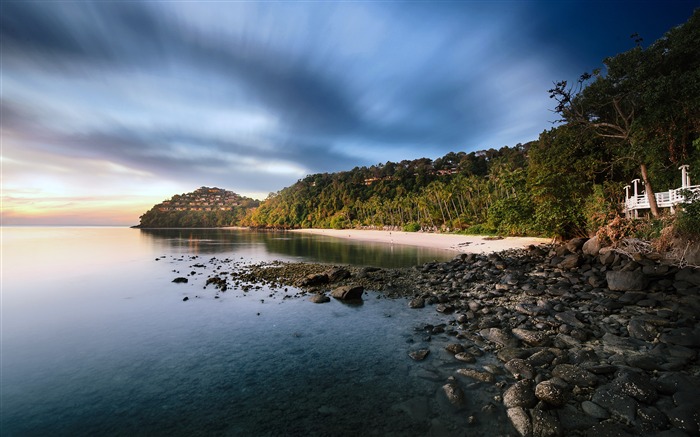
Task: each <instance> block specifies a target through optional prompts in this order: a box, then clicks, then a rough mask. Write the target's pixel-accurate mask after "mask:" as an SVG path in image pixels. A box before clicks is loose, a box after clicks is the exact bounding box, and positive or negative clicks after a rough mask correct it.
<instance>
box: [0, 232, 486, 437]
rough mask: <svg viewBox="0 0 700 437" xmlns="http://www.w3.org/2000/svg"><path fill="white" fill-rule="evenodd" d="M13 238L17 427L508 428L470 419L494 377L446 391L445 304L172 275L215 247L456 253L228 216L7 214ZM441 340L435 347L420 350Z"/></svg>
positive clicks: (181, 430)
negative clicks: (450, 401)
mask: <svg viewBox="0 0 700 437" xmlns="http://www.w3.org/2000/svg"><path fill="white" fill-rule="evenodd" d="M2 241H3V248H2V251H3V266H2V267H3V279H2V376H1V379H2V381H1V393H0V396H1V401H2V404H1V406H0V419H1V420H0V422H1V425H0V426H1V428H0V434H1V435H3V436H12V435H37V436H39V435H65V436H74V435H91V436H94V435H236V436H267V435H329V436H330V435H427V434H430V433H432V434H436V435H440V434H442V435H465V434H467V435H480V434H481V433H485V434H484V435H490V434H492V431H496V430H498V429H499V425H497V424H495V425H494V424H487V423H482V424H480V425H479V426H472V427H471V428H466V427H467V425H466V417H467V416H468V415H469V414H473V413H474V411H471V410H475V409H478V408H479V407H480V406H481V405H482V404H483V401H484V399H486V398H488V397H489V396H491V395H493V393H495V392H493V393H492V392H490V391H489V389H488V388H480V389H479V391H478V392H477V391H474V393H473V401H472V402H471V403H470V404H468V405H467V407H465V408H464V409H462V410H455V409H454V408H452V407H451V406H450V405H446V403H445V401H444V399H442V398H441V393H440V386H441V385H442V384H443V383H444V380H445V378H446V377H447V376H448V375H450V374H452V372H453V370H454V368H456V365H455V364H454V363H453V362H452V361H451V360H450V359H449V357H446V356H445V355H444V354H443V353H442V352H440V350H441V348H440V342H441V341H447V340H448V339H447V338H444V339H439V338H435V339H433V341H432V343H431V344H429V345H428V344H424V343H423V340H424V337H425V335H424V334H423V333H422V332H419V331H416V330H414V328H415V327H416V326H420V325H421V324H424V323H434V324H436V323H440V322H444V321H445V320H443V319H442V318H441V317H442V316H439V315H438V314H437V313H435V312H434V311H432V310H430V309H425V310H409V309H408V308H407V305H406V302H405V301H403V300H387V299H384V298H380V296H379V295H377V294H376V293H372V292H368V293H367V294H366V295H365V300H364V303H363V304H362V305H346V304H342V303H340V302H338V301H335V300H333V301H332V302H330V303H327V304H322V305H317V304H313V303H311V302H309V301H307V300H305V299H284V298H283V296H282V294H281V293H277V294H272V296H271V292H270V290H266V289H262V290H257V291H255V292H249V293H244V292H242V291H238V290H229V291H227V292H226V293H221V294H220V298H219V299H215V298H214V292H213V291H212V290H211V289H208V290H203V289H202V287H203V285H204V281H205V280H206V275H198V276H193V277H191V279H190V282H189V283H188V284H174V283H172V282H171V281H172V279H173V278H174V277H175V276H178V275H176V274H175V273H174V270H183V271H187V270H188V269H189V268H190V266H191V265H193V264H195V263H201V262H202V261H203V260H209V259H210V258H211V257H217V258H219V259H222V258H230V259H233V260H236V261H240V260H241V259H242V260H243V261H246V262H256V261H261V260H271V259H282V260H313V261H325V260H327V261H329V262H333V263H341V261H338V260H344V261H345V263H350V262H351V261H353V262H354V263H357V264H364V263H368V264H373V265H378V264H379V265H382V260H383V262H384V265H386V264H387V263H388V264H390V265H402V264H401V263H404V264H403V265H406V264H408V265H410V264H411V263H417V262H424V261H428V260H431V259H435V258H438V259H439V258H440V257H442V258H443V259H444V258H447V257H451V256H452V255H451V254H450V253H440V252H436V251H421V250H419V249H415V248H401V247H398V248H397V247H394V248H391V247H387V246H382V245H372V246H367V247H365V248H364V249H363V248H362V247H360V246H358V245H357V243H354V244H353V245H350V244H345V243H343V242H342V241H332V240H330V239H328V238H314V237H312V236H308V235H304V236H297V235H296V234H292V235H289V234H279V233H265V234H251V233H246V232H240V231H235V232H227V231H220V230H219V231H210V230H199V231H186V230H182V231H168V232H160V233H154V232H146V231H139V230H134V229H122V228H4V229H3V240H2ZM344 246H345V247H346V248H345V249H343V247H344ZM363 251H365V252H366V253H363ZM160 257H164V258H160ZM156 258H160V260H158V261H156ZM426 258H427V259H426ZM368 260H371V261H373V262H368ZM183 296H189V297H190V300H189V301H187V302H183V301H182V297H183ZM195 296H198V297H195ZM428 346H429V347H431V349H433V350H434V352H433V353H431V356H430V357H429V359H428V360H426V361H425V362H422V363H415V362H413V361H411V360H410V359H409V358H408V356H407V353H408V351H409V350H412V349H416V348H418V347H428ZM426 375H427V377H426ZM482 416H483V414H482Z"/></svg>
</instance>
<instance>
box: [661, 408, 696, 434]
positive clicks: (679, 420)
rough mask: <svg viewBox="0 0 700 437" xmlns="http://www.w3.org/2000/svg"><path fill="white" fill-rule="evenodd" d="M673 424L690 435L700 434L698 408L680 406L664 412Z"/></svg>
mask: <svg viewBox="0 0 700 437" xmlns="http://www.w3.org/2000/svg"><path fill="white" fill-rule="evenodd" d="M664 413H665V414H666V416H667V417H668V420H669V421H670V422H671V424H672V425H673V426H674V427H676V428H679V429H681V430H683V431H686V432H687V433H688V434H690V435H698V434H700V411H698V410H697V409H696V408H693V407H692V406H691V407H687V406H679V407H678V408H673V409H670V410H667V411H664Z"/></svg>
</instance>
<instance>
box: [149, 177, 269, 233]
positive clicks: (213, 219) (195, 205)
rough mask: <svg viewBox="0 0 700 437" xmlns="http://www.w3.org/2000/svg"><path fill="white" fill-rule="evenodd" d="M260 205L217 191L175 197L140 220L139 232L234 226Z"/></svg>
mask: <svg viewBox="0 0 700 437" xmlns="http://www.w3.org/2000/svg"><path fill="white" fill-rule="evenodd" d="M259 204H260V202H259V201H258V200H255V199H251V198H249V197H244V196H241V195H239V194H236V193H234V192H233V191H228V190H224V189H222V188H217V187H212V188H210V187H200V188H198V189H196V190H194V191H192V192H191V193H183V194H176V195H174V196H173V197H171V198H170V199H168V200H165V201H163V202H161V203H159V204H157V205H155V206H154V207H153V208H151V209H150V210H148V211H147V212H146V213H145V214H143V215H142V216H141V218H140V219H141V222H140V224H139V225H138V226H135V227H138V228H210V227H224V226H235V225H237V224H238V223H239V222H240V221H241V219H243V218H244V217H245V216H246V214H247V213H248V211H249V210H250V209H251V208H256V207H257V206H258V205H259Z"/></svg>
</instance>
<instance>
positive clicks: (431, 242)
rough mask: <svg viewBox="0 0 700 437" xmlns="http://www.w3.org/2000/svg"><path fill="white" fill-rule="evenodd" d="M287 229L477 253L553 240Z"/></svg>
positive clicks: (400, 232) (367, 240) (547, 242)
mask: <svg viewBox="0 0 700 437" xmlns="http://www.w3.org/2000/svg"><path fill="white" fill-rule="evenodd" d="M289 232H296V233H301V234H311V235H325V236H328V237H334V238H342V239H346V240H356V241H364V242H373V243H386V244H398V245H403V246H418V247H425V248H431V249H442V250H449V251H453V252H458V253H477V254H479V253H493V252H502V251H504V250H509V249H524V248H526V247H528V246H529V245H540V244H550V243H552V240H551V239H549V238H537V237H504V238H501V239H490V238H493V237H486V236H480V235H459V234H437V233H429V232H403V231H380V230H363V229H293V230H290V231H289Z"/></svg>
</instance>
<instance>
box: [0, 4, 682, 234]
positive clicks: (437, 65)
mask: <svg viewBox="0 0 700 437" xmlns="http://www.w3.org/2000/svg"><path fill="white" fill-rule="evenodd" d="M693 3H694V2H690V1H673V2H667V3H665V4H664V5H661V4H655V3H642V4H640V3H638V2H636V3H631V2H625V1H621V2H615V3H614V4H606V5H604V7H605V14H603V13H602V9H601V8H603V5H599V4H591V3H589V2H564V4H552V3H551V2H516V1H512V2H427V1H426V2H406V3H402V2H337V3H336V2H204V3H198V2H89V1H84V2H83V1H81V2H46V1H41V2H34V1H3V2H2V4H1V8H2V11H1V12H2V13H1V14H0V17H1V18H0V37H2V43H1V44H2V54H3V63H2V83H3V88H2V96H1V100H0V104H1V105H2V157H3V161H2V165H3V179H2V185H3V187H2V188H3V199H4V204H3V223H5V224H8V223H15V222H17V223H19V222H22V221H23V220H26V221H27V222H31V223H36V222H37V218H36V217H38V215H42V214H43V215H42V217H46V218H45V219H44V218H42V219H41V220H42V221H41V222H42V223H47V222H46V221H44V220H50V217H52V216H53V217H61V218H60V219H58V218H56V220H57V221H58V222H61V223H65V222H66V220H68V221H70V220H74V219H75V218H76V217H80V216H81V214H82V217H88V216H90V217H92V219H91V220H98V221H99V220H106V221H107V222H109V223H116V222H119V223H131V224H133V223H135V222H136V221H137V218H138V215H133V213H132V215H131V216H129V217H131V218H129V219H127V220H126V221H114V220H111V219H105V218H104V217H103V216H101V215H100V214H99V213H97V212H99V211H101V210H100V203H99V201H98V200H97V199H100V198H104V199H112V200H110V202H111V203H108V204H107V203H105V204H104V205H103V206H104V209H102V210H104V211H114V208H122V210H125V209H124V208H126V207H125V206H124V205H125V204H122V203H120V202H116V201H114V199H119V198H122V199H129V201H132V202H136V203H138V204H139V205H146V207H147V206H149V205H150V204H152V203H154V201H159V200H162V199H163V198H166V197H169V196H170V195H172V194H175V193H178V192H184V191H190V190H192V189H194V188H196V187H199V186H201V185H215V186H220V187H223V188H227V189H231V190H234V191H236V192H239V193H241V194H245V195H251V196H255V197H264V195H265V193H267V192H270V191H277V190H279V189H281V188H283V187H284V186H288V185H290V184H292V183H294V182H295V181H296V180H297V179H299V178H300V177H303V176H304V175H305V174H309V173H315V172H329V171H339V170H346V169H350V168H353V167H355V166H358V165H368V164H375V163H377V162H385V161H387V160H396V161H398V160H401V159H410V158H417V157H421V156H428V157H431V158H435V157H437V156H441V155H443V154H445V153H447V152H448V151H455V150H466V151H469V150H476V149H484V148H490V147H501V146H503V145H514V144H516V143H519V142H526V141H529V140H532V139H535V138H536V137H537V135H538V134H539V133H540V132H541V131H542V130H544V129H547V128H548V127H550V126H551V125H550V124H549V120H550V119H551V118H552V116H551V113H550V112H549V108H550V106H551V102H550V101H549V99H548V96H547V93H546V90H547V89H548V88H549V87H550V85H551V83H552V82H553V81H555V80H559V79H562V78H574V77H576V76H577V75H578V74H579V73H580V72H582V71H584V70H587V69H590V68H592V67H594V66H597V65H599V64H600V61H601V60H602V58H604V57H605V56H608V55H612V54H614V53H617V52H619V51H621V50H625V49H627V48H629V47H630V46H631V44H630V41H629V39H628V38H627V37H628V35H629V34H631V33H634V32H639V33H642V34H643V35H644V36H645V38H647V40H648V41H652V40H653V39H656V38H658V37H659V36H660V35H661V34H662V33H663V32H664V31H665V30H667V29H668V28H669V27H671V26H672V25H675V24H680V23H682V22H684V21H685V20H686V19H687V18H688V17H689V16H690V13H691V12H692V9H693V7H694V5H693ZM645 31H647V34H645ZM621 35H622V36H621ZM29 193H33V194H29ZM60 199H73V200H72V201H71V202H68V203H61V202H63V201H62V200H60ZM138 199H141V200H138ZM151 199H154V201H152V200H151ZM24 200H28V201H31V202H33V203H32V205H34V206H33V208H34V209H33V210H32V211H35V212H33V213H32V215H27V214H28V213H27V212H26V211H28V209H27V204H26V203H23V202H24ZM42 202H43V203H42ZM115 202H116V203H115ZM139 202H141V203H139ZM143 202H150V203H143ZM42 205H43V206H42ZM87 205H91V206H90V208H92V209H90V208H88V206H87ZM59 206H60V207H61V208H65V212H60V213H59V209H58V208H59ZM42 208H43V209H42ZM70 208H73V209H74V211H78V210H80V211H81V213H80V214H77V213H71V212H70ZM86 208H88V209H89V210H90V211H93V212H94V211H97V212H95V213H94V214H93V213H90V214H88V213H87V212H86ZM127 209H128V208H127ZM22 211H25V213H24V215H22V214H23V213H22ZM42 211H43V212H42ZM60 211H64V210H60ZM141 212H143V211H141ZM37 214H38V215H37ZM120 217H124V216H123V215H120ZM119 220H123V219H122V218H120V219H119Z"/></svg>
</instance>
